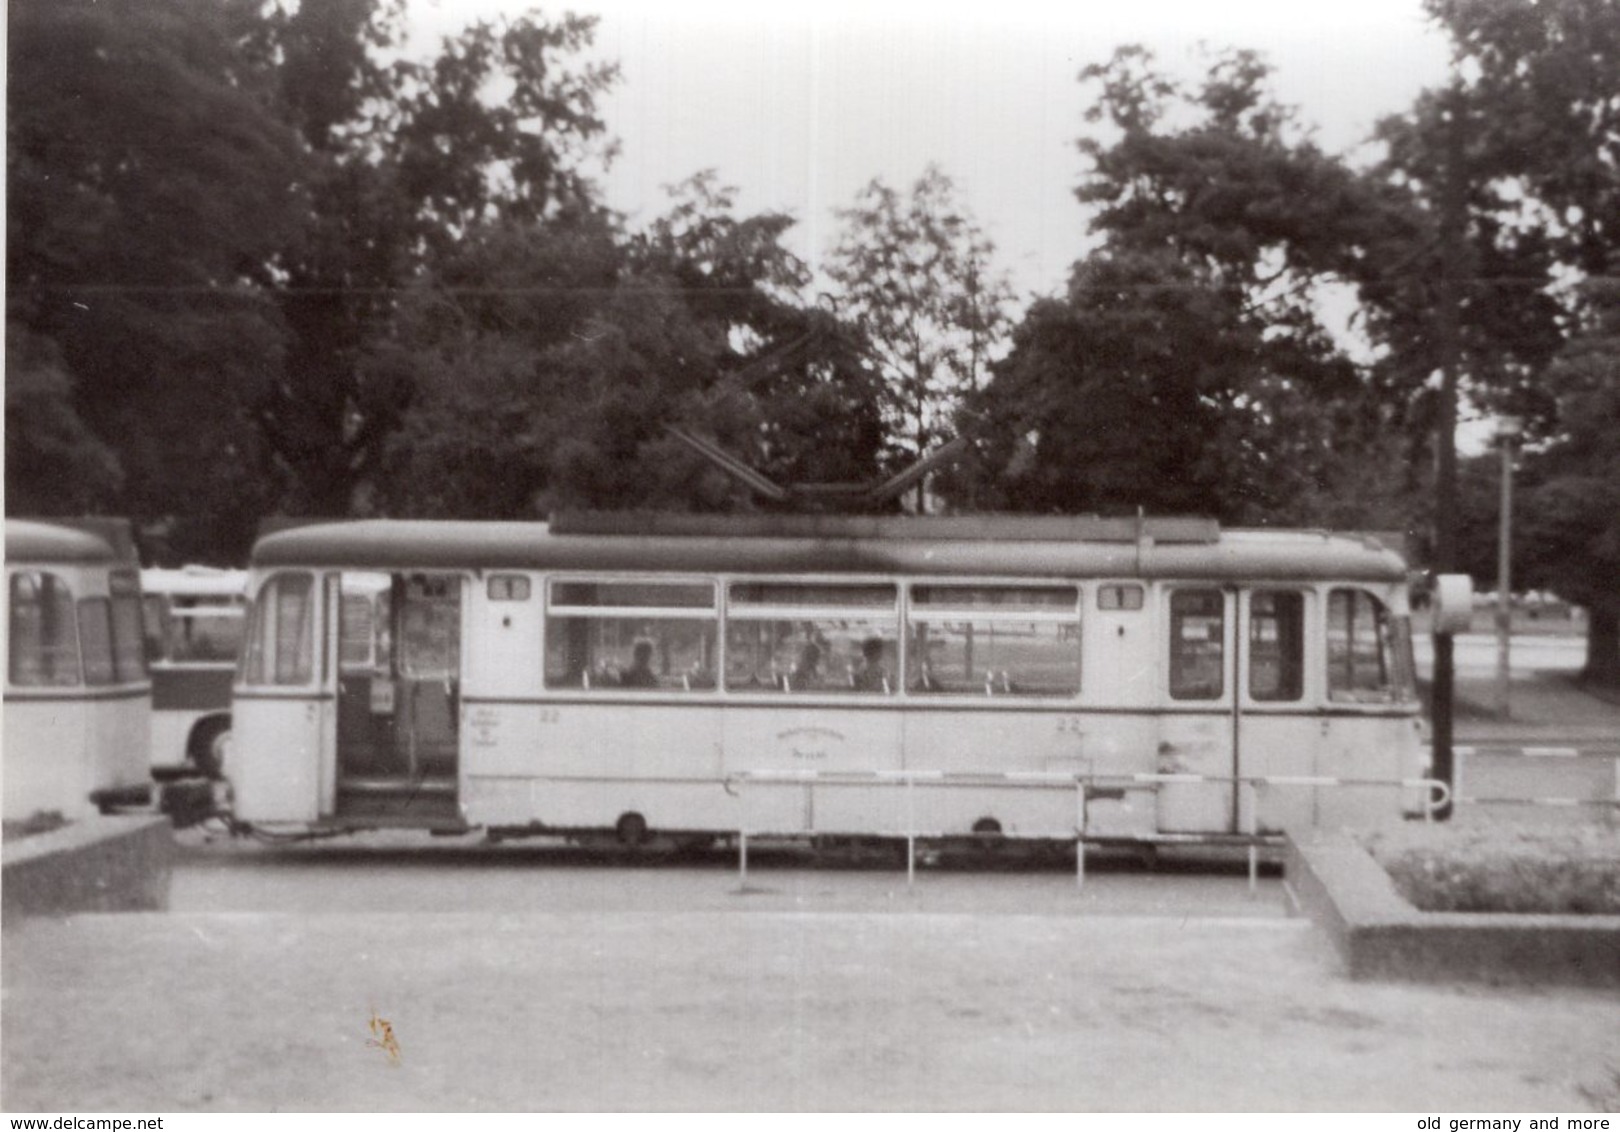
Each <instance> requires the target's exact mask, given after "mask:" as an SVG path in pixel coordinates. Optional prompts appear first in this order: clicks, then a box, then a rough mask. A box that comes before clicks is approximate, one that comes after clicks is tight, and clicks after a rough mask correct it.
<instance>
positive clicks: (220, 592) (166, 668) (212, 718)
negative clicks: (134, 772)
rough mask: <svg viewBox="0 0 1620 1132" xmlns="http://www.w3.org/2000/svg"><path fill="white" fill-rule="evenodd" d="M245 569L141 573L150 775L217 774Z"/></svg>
mask: <svg viewBox="0 0 1620 1132" xmlns="http://www.w3.org/2000/svg"><path fill="white" fill-rule="evenodd" d="M246 587H247V572H246V571H245V570H222V569H216V568H213V567H209V566H186V567H184V568H182V569H178V570H169V569H157V568H149V569H146V570H143V571H141V591H142V595H143V596H142V605H141V610H142V614H143V624H144V629H145V634H146V656H147V661H148V663H149V665H150V669H151V673H152V761H151V766H152V775H153V777H154V778H156V779H159V780H166V779H173V778H176V777H179V776H182V775H187V774H200V775H203V776H205V777H207V778H219V777H221V775H222V773H223V770H224V766H225V753H226V751H227V750H228V748H229V745H230V738H231V681H232V678H233V676H234V674H235V672H236V660H237V655H238V653H239V652H240V651H241V647H242V627H243V625H244V623H245V622H244V618H245V612H246V607H247V599H246Z"/></svg>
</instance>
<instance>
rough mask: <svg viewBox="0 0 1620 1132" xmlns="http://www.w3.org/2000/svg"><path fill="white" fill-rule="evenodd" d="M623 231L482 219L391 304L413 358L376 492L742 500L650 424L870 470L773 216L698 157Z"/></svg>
mask: <svg viewBox="0 0 1620 1132" xmlns="http://www.w3.org/2000/svg"><path fill="white" fill-rule="evenodd" d="M671 196H672V201H671V207H670V209H669V211H668V212H667V213H666V214H665V215H664V216H661V217H659V218H657V219H655V220H654V221H653V223H652V224H651V225H649V226H648V228H647V229H646V230H645V231H644V232H641V233H637V234H635V235H634V236H632V237H631V238H630V239H628V240H617V239H616V237H617V235H618V234H617V232H616V231H615V230H614V229H613V228H612V226H611V225H609V224H607V223H606V222H605V221H603V220H601V219H600V218H595V219H591V218H588V217H578V218H575V219H574V220H572V221H568V222H562V221H557V222H553V223H551V224H548V225H544V226H535V225H526V224H519V223H515V222H507V223H501V224H493V225H484V226H480V227H478V228H476V229H475V230H474V231H473V232H472V233H471V234H470V235H469V237H468V238H467V239H466V240H464V241H463V243H462V247H461V249H460V250H459V251H458V252H457V253H455V254H454V255H450V256H447V257H445V258H444V259H443V260H442V261H441V262H440V263H439V264H437V265H436V266H435V267H434V269H433V271H432V273H431V274H430V275H429V276H428V277H427V278H425V279H424V280H423V283H422V285H421V286H419V287H418V288H416V289H415V290H413V292H412V294H411V297H410V299H409V300H408V302H407V303H406V305H405V307H404V309H403V310H402V312H401V317H400V320H399V322H400V326H401V331H402V344H403V353H404V355H406V356H408V357H410V358H412V359H415V360H416V364H417V365H419V366H420V368H421V370H422V373H421V376H420V377H419V378H418V379H417V383H416V386H415V388H416V389H417V398H416V400H415V401H414V402H413V404H412V405H411V407H410V408H409V409H408V410H407V411H406V412H405V414H404V415H403V417H402V422H401V428H400V431H399V433H398V434H397V436H396V438H395V441H394V442H393V443H392V444H391V445H390V447H389V469H390V471H389V474H388V475H387V476H386V477H384V478H385V480H386V481H387V483H388V484H389V488H388V490H387V492H386V493H385V495H384V497H383V499H382V505H384V506H386V507H387V508H388V509H390V510H392V511H394V512H396V513H398V512H405V513H416V514H459V515H476V516H481V517H490V518H514V517H518V516H522V515H529V514H534V513H537V512H539V513H544V512H547V511H550V510H552V509H554V508H556V507H559V506H590V507H606V508H625V507H660V508H664V509H672V510H686V509H706V510H715V509H730V508H736V507H746V506H750V505H751V502H750V501H749V500H748V499H747V498H746V497H745V495H744V494H743V492H742V489H741V488H740V487H739V486H738V485H737V484H735V483H734V482H733V481H731V480H730V479H728V478H727V477H726V476H724V475H723V474H721V473H719V472H718V471H717V470H715V469H714V468H712V467H711V466H709V465H708V464H707V463H705V462H704V461H703V460H702V459H700V458H699V457H698V456H697V455H696V454H695V453H693V452H691V451H690V450H689V449H687V448H686V447H685V446H684V445H682V444H681V443H680V442H679V441H677V440H675V439H673V438H671V437H670V436H669V435H668V433H667V431H666V426H669V425H677V424H679V425H685V426H686V427H688V428H690V429H692V430H693V431H697V432H701V433H704V434H707V435H709V436H711V437H712V438H714V439H717V440H719V441H721V442H722V443H723V444H724V445H726V446H727V447H728V448H730V449H731V450H732V451H733V452H734V453H736V454H737V455H738V456H739V457H741V458H742V459H744V460H745V461H747V462H749V463H751V464H752V465H753V466H755V467H756V468H758V469H759V470H760V471H762V472H764V473H766V474H767V475H772V476H775V477H777V478H779V479H781V480H784V481H786V482H797V481H800V480H805V479H819V478H821V477H822V475H824V474H831V475H832V476H833V477H834V478H843V477H844V474H845V473H846V472H847V473H853V474H854V478H867V477H868V476H869V475H870V474H871V466H870V464H869V463H866V461H870V460H871V459H872V458H873V456H874V455H875V450H876V439H875V437H876V436H878V435H880V434H879V433H878V431H877V430H876V428H875V427H874V426H875V422H876V408H875V396H874V395H873V393H872V390H871V388H870V386H871V383H870V382H869V381H867V382H866V383H865V384H863V380H864V379H865V378H866V376H867V375H866V374H865V372H864V370H862V369H861V368H860V366H859V359H858V355H857V354H856V352H855V351H854V349H853V345H852V342H851V340H850V336H849V335H848V334H847V333H843V332H841V331H840V329H839V328H838V327H837V326H836V324H834V323H833V321H832V320H831V316H830V315H828V314H827V313H826V312H824V311H820V310H817V309H816V308H813V307H811V308H806V307H804V306H802V305H800V304H799V302H798V301H797V299H796V295H795V292H796V290H797V289H798V288H799V287H800V286H802V284H803V282H804V281H805V279H806V278H807V272H806V271H805V270H804V268H803V265H802V264H800V263H799V262H798V261H797V260H796V259H795V258H794V257H793V256H792V255H791V254H790V253H789V252H788V251H787V250H786V248H785V247H784V246H783V245H782V243H781V236H782V234H783V233H784V232H785V231H786V230H787V228H788V226H789V225H790V223H791V221H790V220H789V219H788V218H786V217H782V216H778V215H773V214H765V215H760V216H747V217H741V216H738V215H736V213H735V211H734V197H733V191H732V190H730V189H726V188H724V187H722V186H720V185H718V183H717V182H716V180H715V179H714V177H713V176H712V174H706V173H705V174H700V175H698V176H697V177H694V178H692V179H691V180H689V181H688V182H686V183H684V184H682V185H679V186H674V187H673V188H672V189H671Z"/></svg>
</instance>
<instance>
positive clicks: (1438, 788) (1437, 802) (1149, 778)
mask: <svg viewBox="0 0 1620 1132" xmlns="http://www.w3.org/2000/svg"><path fill="white" fill-rule="evenodd" d="M970 781H971V782H973V783H975V784H983V783H985V782H995V783H998V784H999V785H1001V786H1004V787H1005V786H1012V787H1018V788H1029V789H1057V788H1063V789H1073V790H1075V792H1076V822H1075V830H1074V836H1075V853H1074V856H1075V886H1076V887H1077V888H1079V887H1083V886H1084V884H1085V872H1086V854H1085V842H1086V827H1087V824H1088V822H1087V817H1088V815H1087V805H1086V804H1087V802H1088V801H1089V800H1090V798H1091V792H1092V791H1093V790H1094V789H1097V788H1099V787H1102V788H1104V789H1108V790H1111V791H1118V790H1120V789H1125V790H1132V789H1134V790H1143V791H1157V790H1158V788H1159V787H1160V786H1164V785H1172V784H1174V785H1179V784H1185V783H1227V784H1230V785H1233V786H1236V787H1238V788H1240V789H1242V790H1244V791H1246V792H1247V795H1248V797H1247V799H1246V801H1247V806H1246V807H1245V809H1246V811H1247V813H1248V825H1249V828H1248V829H1247V830H1245V831H1243V834H1242V836H1243V837H1246V838H1247V839H1248V856H1249V888H1250V890H1251V891H1253V890H1254V889H1255V888H1256V886H1257V884H1258V876H1259V845H1260V842H1261V840H1262V838H1263V837H1264V836H1265V835H1263V834H1261V833H1260V831H1259V829H1258V827H1257V823H1258V821H1259V818H1258V812H1259V810H1258V806H1257V805H1256V802H1257V801H1258V799H1257V797H1256V795H1257V793H1258V792H1259V791H1260V790H1262V789H1269V788H1271V787H1279V786H1280V787H1292V786H1309V787H1313V788H1321V787H1344V786H1357V787H1360V786H1387V787H1399V788H1401V789H1424V790H1426V791H1427V792H1428V796H1427V798H1426V800H1425V802H1424V806H1423V819H1424V821H1426V822H1427V821H1433V820H1434V815H1435V814H1436V813H1437V812H1439V811H1440V810H1442V809H1444V808H1445V807H1446V806H1448V805H1449V804H1450V801H1451V787H1450V786H1449V785H1448V784H1447V783H1445V782H1444V781H1442V780H1440V779H1438V778H1358V777H1345V776H1339V775H1312V774H1185V773H1132V774H1122V773H1113V774H1110V773H1107V772H1095V771H946V770H815V769H803V770H800V769H786V768H782V769H771V770H739V771H734V772H732V773H731V774H728V775H727V776H726V777H725V779H724V783H723V784H724V787H725V790H726V792H727V793H728V794H731V795H733V796H735V797H738V798H740V797H741V794H740V793H739V792H738V791H737V790H735V789H733V783H737V784H739V785H747V784H748V783H761V784H775V785H788V786H791V785H805V786H816V785H829V786H840V785H881V786H903V787H905V788H906V800H907V806H906V809H907V821H906V833H905V838H906V884H907V885H908V886H910V885H911V884H913V883H914V882H915V879H916V848H917V838H918V833H917V829H916V825H917V823H916V820H915V811H914V809H913V806H912V802H911V799H912V792H911V787H913V786H915V785H917V784H918V783H922V784H924V785H928V786H935V785H967V783H968V782H970ZM1103 784H1106V785H1105V786H1104V785H1103ZM737 845H738V869H739V873H740V877H741V883H742V884H743V885H744V886H746V884H747V878H748V830H747V828H746V827H743V828H739V829H738V831H737Z"/></svg>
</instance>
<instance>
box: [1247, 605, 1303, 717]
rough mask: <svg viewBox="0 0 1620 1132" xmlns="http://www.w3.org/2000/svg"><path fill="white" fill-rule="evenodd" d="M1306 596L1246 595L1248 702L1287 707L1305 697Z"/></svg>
mask: <svg viewBox="0 0 1620 1132" xmlns="http://www.w3.org/2000/svg"><path fill="white" fill-rule="evenodd" d="M1304 676H1305V595H1304V594H1302V593H1299V592H1298V591H1296V590H1257V591H1255V592H1254V593H1252V594H1250V595H1249V698H1250V699H1252V700H1254V701H1255V702H1256V703H1288V702H1292V701H1294V700H1298V699H1299V698H1301V697H1302V696H1303V695H1304V694H1305V680H1304Z"/></svg>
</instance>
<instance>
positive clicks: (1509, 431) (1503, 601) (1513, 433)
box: [1496, 417, 1522, 719]
mask: <svg viewBox="0 0 1620 1132" xmlns="http://www.w3.org/2000/svg"><path fill="white" fill-rule="evenodd" d="M1521 428H1522V426H1521V424H1520V422H1519V418H1518V417H1503V418H1502V419H1501V420H1500V421H1498V422H1497V426H1496V442H1497V443H1498V444H1499V445H1501V448H1502V506H1501V525H1500V528H1499V530H1498V531H1497V539H1496V710H1497V714H1499V715H1500V716H1501V717H1502V718H1503V719H1510V718H1512V715H1513V711H1512V702H1511V700H1510V698H1509V697H1510V695H1511V687H1510V686H1511V683H1512V679H1513V442H1514V441H1515V440H1517V439H1518V438H1519V431H1520V429H1521Z"/></svg>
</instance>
